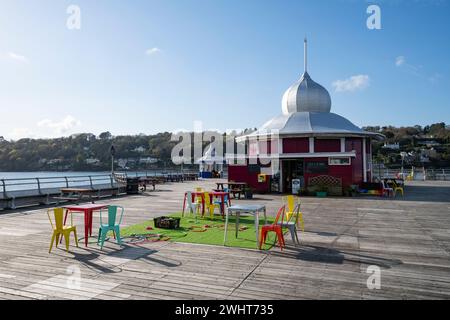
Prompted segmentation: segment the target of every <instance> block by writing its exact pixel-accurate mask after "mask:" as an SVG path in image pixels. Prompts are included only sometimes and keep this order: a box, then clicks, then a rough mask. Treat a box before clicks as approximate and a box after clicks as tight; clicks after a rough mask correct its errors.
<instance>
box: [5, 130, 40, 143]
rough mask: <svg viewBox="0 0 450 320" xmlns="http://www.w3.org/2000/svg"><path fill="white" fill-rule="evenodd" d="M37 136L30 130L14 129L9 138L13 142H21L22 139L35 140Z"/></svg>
mask: <svg viewBox="0 0 450 320" xmlns="http://www.w3.org/2000/svg"><path fill="white" fill-rule="evenodd" d="M34 137H35V135H34V134H33V132H32V131H31V130H30V129H28V128H14V129H13V131H12V132H10V133H9V134H8V138H9V139H12V140H19V139H22V138H34Z"/></svg>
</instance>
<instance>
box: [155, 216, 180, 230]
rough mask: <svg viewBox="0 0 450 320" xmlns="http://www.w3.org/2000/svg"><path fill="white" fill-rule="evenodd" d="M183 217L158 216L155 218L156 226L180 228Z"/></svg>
mask: <svg viewBox="0 0 450 320" xmlns="http://www.w3.org/2000/svg"><path fill="white" fill-rule="evenodd" d="M180 219H181V218H171V217H158V218H154V219H153V221H154V223H155V228H161V229H178V228H179V227H180Z"/></svg>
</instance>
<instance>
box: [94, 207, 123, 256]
mask: <svg viewBox="0 0 450 320" xmlns="http://www.w3.org/2000/svg"><path fill="white" fill-rule="evenodd" d="M118 209H120V217H119V222H118V223H116V221H117V216H118V214H117V212H118ZM123 212H124V209H123V207H120V206H109V207H108V224H103V220H102V210H100V229H99V231H98V240H97V244H100V248H101V249H103V244H104V243H105V240H106V235H107V234H108V232H109V231H112V232H113V233H114V236H115V238H116V240H117V243H118V244H119V245H122V239H121V238H120V224H121V223H122V218H123Z"/></svg>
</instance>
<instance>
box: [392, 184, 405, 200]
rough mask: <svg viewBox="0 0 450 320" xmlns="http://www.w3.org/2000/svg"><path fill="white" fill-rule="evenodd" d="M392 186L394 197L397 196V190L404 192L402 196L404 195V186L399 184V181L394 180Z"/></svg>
mask: <svg viewBox="0 0 450 320" xmlns="http://www.w3.org/2000/svg"><path fill="white" fill-rule="evenodd" d="M392 186H393V189H394V197H396V196H397V191H400V193H401V194H402V197H403V196H404V190H403V186H401V185H399V184H397V182H396V181H395V180H392Z"/></svg>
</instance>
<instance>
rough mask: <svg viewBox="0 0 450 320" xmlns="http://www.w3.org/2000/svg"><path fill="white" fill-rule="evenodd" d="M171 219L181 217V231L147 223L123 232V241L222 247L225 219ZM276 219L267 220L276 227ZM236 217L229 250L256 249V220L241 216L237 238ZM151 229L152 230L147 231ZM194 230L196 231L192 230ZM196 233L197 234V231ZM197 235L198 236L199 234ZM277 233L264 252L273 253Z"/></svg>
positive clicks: (231, 225)
mask: <svg viewBox="0 0 450 320" xmlns="http://www.w3.org/2000/svg"><path fill="white" fill-rule="evenodd" d="M167 216H169V217H180V218H181V220H180V228H179V229H176V230H168V229H160V228H155V224H154V222H153V219H152V220H149V221H145V222H142V223H139V224H136V225H133V226H128V227H124V228H122V229H121V231H120V232H121V236H122V237H123V238H137V237H142V239H145V238H147V239H148V241H158V239H159V240H163V241H164V240H165V241H173V242H185V243H198V244H209V245H218V246H223V237H224V231H225V219H222V217H221V216H214V218H213V219H210V218H209V217H204V218H201V217H197V222H195V219H194V217H193V216H192V215H189V216H185V217H182V216H181V213H176V214H170V215H167ZM274 220H275V219H274V217H267V223H273V221H274ZM235 221H236V218H235V216H230V217H229V220H228V235H227V243H226V246H227V247H239V248H248V249H256V248H257V246H256V230H255V218H254V216H241V217H240V218H239V229H240V230H239V234H238V238H236V237H235V230H236V229H235V228H236V223H235ZM259 221H260V227H261V226H262V225H263V224H264V217H263V216H262V215H261V216H260V220H259ZM148 227H151V228H153V230H147V228H148ZM192 227H195V228H192ZM194 230H195V231H194ZM196 231H197V232H196ZM275 238H276V236H275V233H273V232H269V233H268V235H267V240H266V242H267V244H265V245H263V249H265V250H268V249H270V248H271V247H272V246H273V244H274V241H275Z"/></svg>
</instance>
